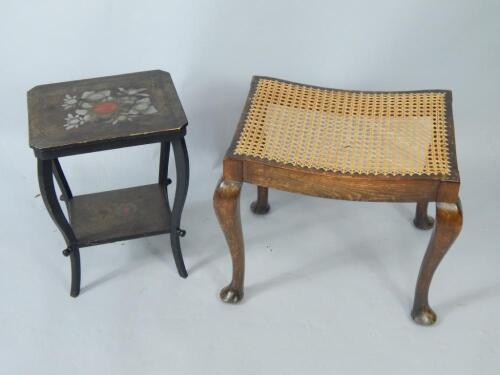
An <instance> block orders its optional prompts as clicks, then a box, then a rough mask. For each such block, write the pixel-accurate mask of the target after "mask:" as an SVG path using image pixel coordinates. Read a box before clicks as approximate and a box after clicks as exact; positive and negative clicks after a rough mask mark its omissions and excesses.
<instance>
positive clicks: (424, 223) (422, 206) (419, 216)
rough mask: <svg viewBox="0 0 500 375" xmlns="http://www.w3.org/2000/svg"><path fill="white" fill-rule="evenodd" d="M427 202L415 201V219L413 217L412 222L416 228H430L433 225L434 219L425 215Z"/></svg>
mask: <svg viewBox="0 0 500 375" xmlns="http://www.w3.org/2000/svg"><path fill="white" fill-rule="evenodd" d="M428 205H429V202H427V201H423V202H417V209H416V211H415V219H413V224H415V226H416V227H417V228H418V229H424V230H425V229H431V228H432V227H433V226H434V219H433V218H432V217H430V216H429V215H427V206H428Z"/></svg>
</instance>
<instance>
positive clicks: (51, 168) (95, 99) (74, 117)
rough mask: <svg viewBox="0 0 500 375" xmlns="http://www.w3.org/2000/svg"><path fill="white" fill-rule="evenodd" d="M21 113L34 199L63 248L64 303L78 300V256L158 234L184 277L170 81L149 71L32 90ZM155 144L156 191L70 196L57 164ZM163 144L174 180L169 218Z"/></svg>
mask: <svg viewBox="0 0 500 375" xmlns="http://www.w3.org/2000/svg"><path fill="white" fill-rule="evenodd" d="M28 111H29V138H30V147H31V148H33V151H34V152H35V156H36V157H37V160H38V180H39V184H40V193H41V195H42V198H43V201H44V203H45V206H46V207H47V210H48V211H49V214H50V216H51V217H52V220H53V221H54V223H55V224H56V226H57V227H58V228H59V231H60V232H61V234H62V235H63V237H64V240H65V241H66V245H67V248H66V249H65V250H64V251H63V254H64V255H65V256H69V257H70V260H71V274H72V277H71V296H72V297H76V296H78V294H79V293H80V251H79V249H80V248H82V247H85V246H92V245H99V244H104V243H108V242H114V241H122V240H127V239H132V238H138V237H145V236H150V235H156V234H162V233H170V240H171V245H172V251H173V254H174V259H175V263H176V265H177V270H178V272H179V274H180V275H181V276H182V277H187V272H186V268H185V266H184V261H183V259H182V253H181V248H180V242H179V237H183V236H184V235H185V231H184V230H182V229H180V221H181V214H182V209H183V207H184V201H185V199H186V194H187V189H188V184H189V160H188V154H187V149H186V143H185V141H184V136H185V134H186V126H187V119H186V115H185V114H184V111H183V109H182V106H181V103H180V101H179V98H178V96H177V93H176V91H175V87H174V84H173V82H172V79H171V78H170V75H169V74H168V73H165V72H162V71H151V72H142V73H132V74H125V75H119V76H111V77H103V78H94V79H88V80H82V81H73V82H64V83H56V84H50V85H42V86H37V87H34V88H33V89H31V90H30V91H29V92H28ZM155 142H159V143H161V152H160V162H159V178H158V183H157V184H152V185H145V186H139V187H133V188H128V189H120V190H113V191H108V192H100V193H96V194H86V195H80V196H73V194H72V192H71V190H70V187H69V185H68V182H67V181H66V178H65V176H64V173H63V171H62V168H61V165H60V164H59V158H60V157H63V156H69V155H77V154H83V153H88V152H94V151H101V150H110V149H115V148H121V147H129V146H136V145H143V144H148V143H155ZM170 144H172V146H173V150H174V155H175V162H176V175H177V178H176V180H177V181H176V191H175V199H174V205H173V209H172V210H171V209H170V206H169V202H168V194H167V185H169V184H170V183H171V182H172V181H171V180H170V179H169V178H168V160H169V154H170ZM53 177H55V178H56V181H57V183H58V185H59V188H60V190H61V192H62V196H61V200H63V201H64V203H65V204H66V208H67V211H68V219H67V218H66V217H65V215H64V213H63V211H62V209H61V206H60V204H59V202H58V200H57V197H56V192H55V189H54V181H53Z"/></svg>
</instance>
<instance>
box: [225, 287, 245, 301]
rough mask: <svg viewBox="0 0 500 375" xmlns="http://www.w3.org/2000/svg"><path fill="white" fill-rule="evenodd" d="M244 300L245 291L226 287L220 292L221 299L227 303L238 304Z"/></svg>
mask: <svg viewBox="0 0 500 375" xmlns="http://www.w3.org/2000/svg"><path fill="white" fill-rule="evenodd" d="M242 298H243V291H241V290H238V289H235V288H233V287H232V286H231V285H228V286H226V287H225V288H223V289H222V290H221V291H220V299H221V300H222V301H223V302H226V303H233V304H234V303H238V302H240V301H241V299H242Z"/></svg>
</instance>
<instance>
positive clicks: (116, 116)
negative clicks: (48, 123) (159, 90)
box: [62, 87, 158, 130]
mask: <svg viewBox="0 0 500 375" xmlns="http://www.w3.org/2000/svg"><path fill="white" fill-rule="evenodd" d="M62 107H63V109H64V110H65V111H71V112H69V113H67V114H66V117H65V119H64V120H65V122H64V125H63V126H64V128H65V129H66V130H70V129H76V128H78V127H80V126H83V125H85V124H87V123H91V122H102V123H104V124H110V125H117V124H119V123H121V122H124V121H132V120H134V119H136V118H138V117H140V116H146V115H151V114H153V113H157V112H158V111H157V110H156V108H155V106H154V105H153V104H152V103H151V98H150V96H149V94H148V92H147V89H144V88H141V89H132V88H128V89H125V88H123V87H119V88H118V89H117V90H101V91H85V92H83V93H82V94H81V95H80V97H77V96H76V95H75V96H72V95H68V94H66V96H65V97H64V99H63V104H62Z"/></svg>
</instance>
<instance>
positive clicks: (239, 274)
mask: <svg viewBox="0 0 500 375" xmlns="http://www.w3.org/2000/svg"><path fill="white" fill-rule="evenodd" d="M240 191H241V182H233V181H226V180H223V179H221V180H220V181H219V183H218V184H217V188H216V189H215V192H214V209H215V213H216V215H217V219H218V220H219V224H220V226H221V228H222V231H223V232H224V235H225V237H226V241H227V244H228V245H229V251H230V252H231V259H232V262H233V278H232V280H231V283H230V284H229V285H228V286H227V287H225V288H224V289H222V290H221V292H220V298H221V299H222V300H223V301H224V302H228V303H237V302H238V301H240V300H241V299H242V298H243V282H244V277H245V249H244V244H243V234H242V231H241V219H240V207H239V202H240V199H239V198H240Z"/></svg>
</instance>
